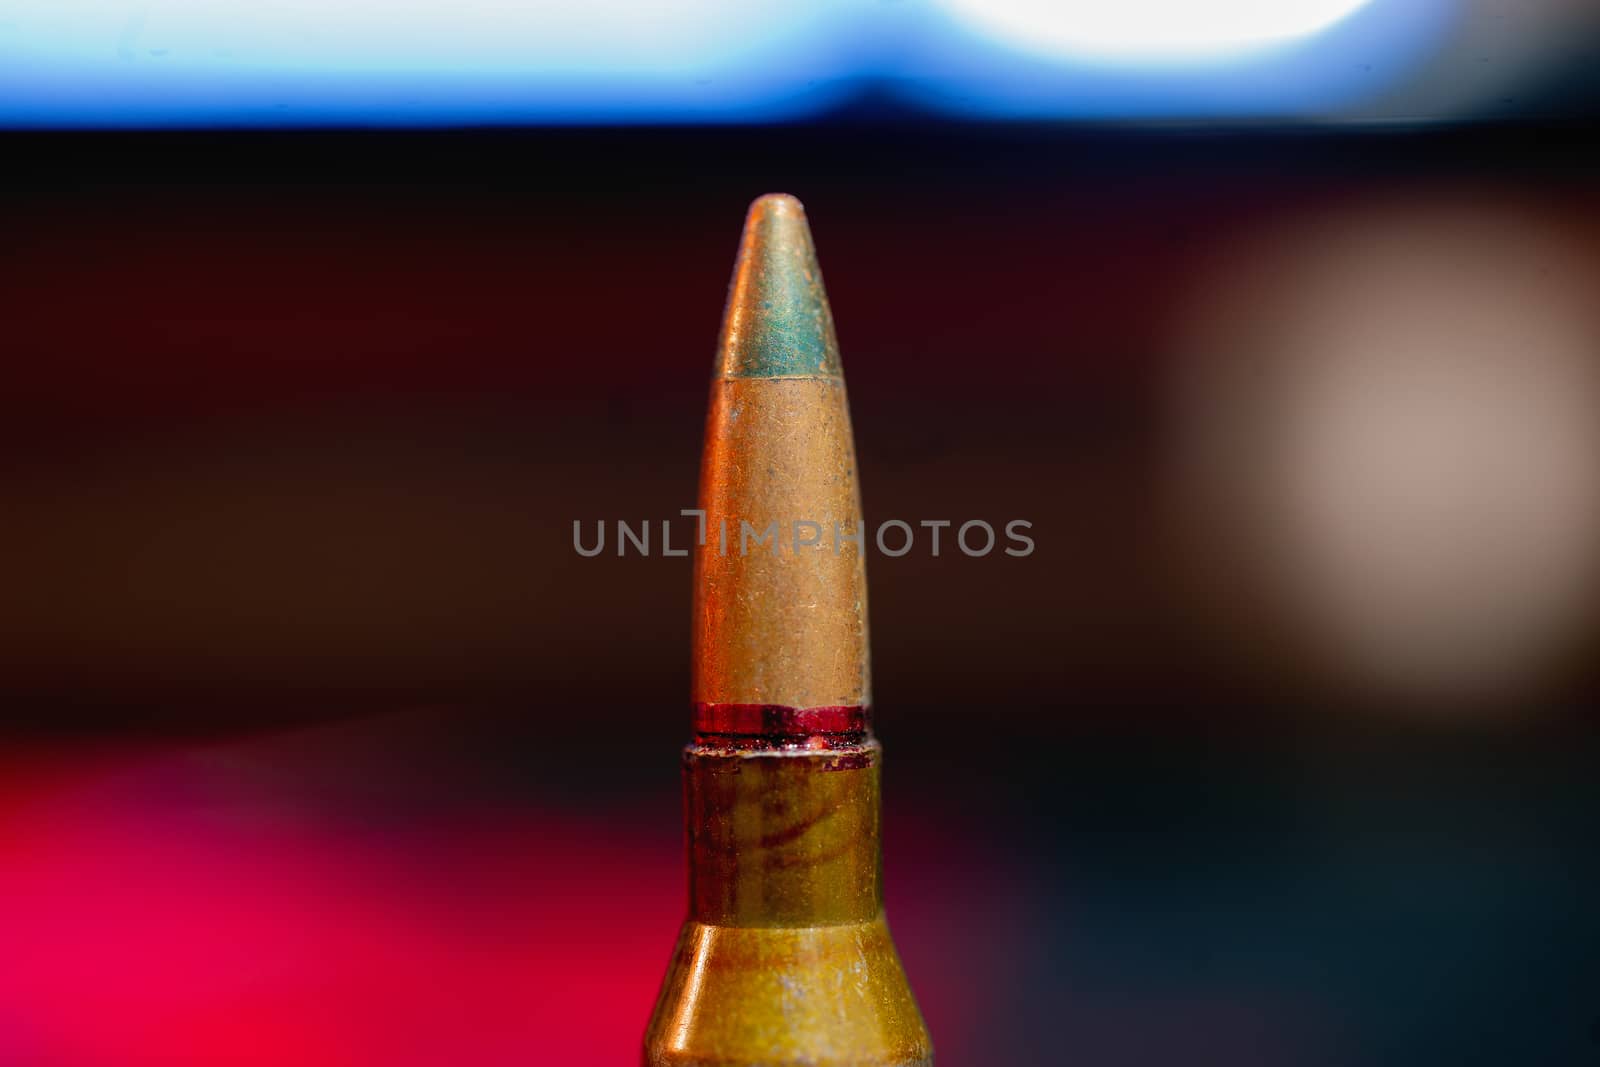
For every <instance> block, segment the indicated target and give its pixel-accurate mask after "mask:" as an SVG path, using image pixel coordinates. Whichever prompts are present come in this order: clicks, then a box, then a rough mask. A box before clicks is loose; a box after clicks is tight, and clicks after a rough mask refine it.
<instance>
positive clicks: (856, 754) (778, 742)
mask: <svg viewBox="0 0 1600 1067" xmlns="http://www.w3.org/2000/svg"><path fill="white" fill-rule="evenodd" d="M697 725H698V724H697ZM881 752H882V750H881V749H880V748H879V746H878V742H877V741H876V740H875V739H874V738H873V737H872V735H871V734H870V733H869V732H868V731H867V730H866V729H865V723H864V720H863V722H862V726H861V728H860V729H859V730H858V731H853V732H850V733H846V734H815V735H811V736H809V737H804V738H797V739H777V738H770V737H768V738H763V737H760V736H748V735H747V736H726V735H713V734H708V733H704V732H702V733H699V734H697V738H696V741H695V743H693V744H691V745H690V746H689V747H688V748H686V749H685V750H684V762H683V767H684V774H683V782H684V813H685V820H686V824H687V831H688V835H687V836H688V852H689V918H690V919H692V920H694V921H697V922H702V923H708V924H714V925H723V926H748V927H761V926H812V925H823V924H829V923H841V922H865V921H868V920H871V919H873V918H876V917H877V916H878V915H879V914H880V913H881V911H882V909H883V876H882V861H881V849H880V838H879V800H878V795H879V794H878V788H879V784H878V783H879V773H878V771H879V761H880V757H881Z"/></svg>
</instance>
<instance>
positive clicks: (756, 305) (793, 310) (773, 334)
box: [716, 193, 840, 378]
mask: <svg viewBox="0 0 1600 1067" xmlns="http://www.w3.org/2000/svg"><path fill="white" fill-rule="evenodd" d="M716 375H717V377H719V378H838V377H840V371H839V342H838V339H837V338H836V337H835V336H834V330H833V312H832V311H831V310H830V309H829V307H828V294H827V293H826V292H825V291H824V289H823V287H822V270H821V268H820V267H818V266H817V252H816V248H815V247H814V246H813V245H812V242H811V227H810V226H809V224H808V223H807V222H806V209H805V208H804V207H803V206H801V204H800V201H799V200H797V199H796V198H795V197H793V196H790V195H789V194H788V193H767V194H766V195H764V196H759V197H757V198H756V199H755V200H754V201H752V202H751V204H750V211H749V213H748V214H747V215H746V216H745V223H744V236H743V238H742V239H741V240H740V242H739V259H738V262H737V263H736V264H735V265H734V268H733V283H732V285H731V286H730V287H729V290H728V308H727V312H726V314H725V315H724V317H723V323H722V341H721V344H720V345H719V346H718V349H717V369H716Z"/></svg>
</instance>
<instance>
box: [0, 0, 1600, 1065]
mask: <svg viewBox="0 0 1600 1067" xmlns="http://www.w3.org/2000/svg"><path fill="white" fill-rule="evenodd" d="M230 6H231V5H229V6H219V5H215V4H199V3H189V2H183V0H168V2H165V3H159V2H157V3H146V4H133V3H126V2H113V0H54V2H52V3H44V2H37V3H36V2H33V0H20V2H18V0H12V2H11V3H9V4H6V5H5V6H4V7H3V8H0V125H3V126H4V127H5V130H4V131H3V132H0V154H3V158H4V160H5V166H4V167H3V168H0V186H3V190H4V195H3V196H0V234H3V237H0V312H3V314H0V352H3V353H4V369H5V376H4V382H5V386H4V389H3V390H0V708H3V712H4V719H3V722H0V946H4V948H3V951H0V1063H5V1064H12V1063H15V1064H25V1065H32V1064H40V1065H51V1067H56V1065H65V1067H77V1065H88V1067H98V1065H102V1064H105V1065H113V1064H114V1065H143V1064H151V1065H154V1064H163V1065H170V1064H216V1063H229V1064H248V1063H262V1064H266V1063H283V1062H286V1061H290V1062H296V1063H300V1064H306V1065H311V1067H316V1065H325V1064H326V1065H334V1064H357V1063H370V1062H374V1061H378V1060H382V1061H384V1062H388V1063H396V1064H437V1063H444V1062H450V1063H457V1062H459V1063H474V1064H512V1063H518V1064H523V1063H565V1064H591V1063H592V1064H614V1063H632V1062H635V1061H636V1057H637V1048H638V1042H639V1039H640V1036H641V1034H642V1030H643V1026H644V1022H645V1019H646V1017H647V1015H648V1013H649V1010H650V1006H651V1004H652V1002H653V998H654V995H655V990H656V985H657V983H658V982H659V980H660V977H661V975H662V973H663V972H664V969H665V966H666V962H667V957H668V955H669V952H670V949H671V945H672V940H673V937H674V936H675V934H676V930H677V924H678V922H679V920H680V919H681V915H682V910H683V902H684V899H683V898H684V892H683V861H682V858H681V824H680V816H679V811H678V805H679V799H678V748H679V746H680V745H681V744H682V743H683V742H684V741H685V740H686V739H687V732H688V721H687V714H686V711H687V709H686V707H685V703H686V693H687V688H688V671H687V661H688V621H689V619H688V605H689V578H690V573H689V565H688V561H687V560H684V559H676V558H663V557H661V556H660V555H659V554H657V555H654V556H652V557H649V558H641V557H639V556H637V555H628V556H624V557H618V556H616V555H614V554H611V553H610V552H608V553H604V554H602V555H600V556H597V557H595V558H583V557H581V556H580V555H579V554H578V553H577V552H575V551H574V548H573V541H572V528H573V522H574V521H575V520H578V521H582V522H583V523H584V524H585V528H586V529H587V530H592V528H593V524H594V523H595V522H596V521H605V522H607V523H608V524H609V523H614V522H615V521H616V520H618V519H622V520H627V521H629V522H631V523H634V524H637V523H638V522H639V521H640V520H644V519H649V520H652V521H653V522H659V521H660V520H661V519H663V518H670V517H672V516H675V515H676V514H677V513H678V509H680V508H684V507H689V506H692V504H693V502H694V498H695V491H696V486H695V482H696V477H697V469H698V459H699V447H700V434H701V429H702V420H703V417H704V410H705V390H706V378H707V375H708V373H709V368H710V363H711V356H712V349H713V345H714V341H715V336H716V331H717V326H718V321H719V317H720V314H721V308H722V301H723V297H724V293H725V286H726V281H727V278H728V274H729V271H730V269H731V267H732V262H733V254H734V250H735V245H736V242H737V239H738V234H739V227H740V223H741V219H742V213H743V211H744V208H745V205H746V204H747V203H748V202H749V200H750V199H752V198H753V197H754V196H756V195H758V194H759V193H762V192H766V191H772V190H783V191H787V192H791V193H794V194H796V195H798V196H799V197H801V198H802V199H803V200H804V201H805V203H806V205H807V208H808V211H809V214H810V217H811V223H812V228H813V232H814V234H815V237H816V241H817V244H818V249H819V253H820V258H821V262H822V265H823V268H824V270H825V272H826V275H827V284H828V290H829V293H830V295H831V298H832V302H833V308H834V312H835V317H836V319H837V321H838V324H839V331H840V340H841V346H842V350H843V354H844V362H845V367H846V374H847V377H848V380H849V383H850V390H851V402H852V409H853V415H854V419H855V423H856V432H857V440H858V449H859V453H860V455H859V460H860V465H861V477H862V483H863V488H864V493H865V505H866V509H867V518H868V521H869V523H871V524H874V525H875V524H877V523H880V522H882V521H884V520H887V519H902V520H905V521H908V522H911V523H913V524H915V523H917V522H918V521H920V520H924V519H930V520H933V519H950V520H953V521H955V522H956V523H957V524H959V523H960V522H962V521H965V520H968V519H983V520H986V521H988V522H989V523H991V524H992V525H993V526H995V527H996V528H997V529H1000V528H1003V526H1004V524H1005V523H1006V522H1008V521H1011V520H1013V519H1023V520H1027V521H1030V522H1031V523H1032V524H1033V527H1032V530H1031V531H1030V532H1031V534H1032V536H1033V537H1034V540H1035V542H1036V546H1037V547H1036V550H1035V551H1034V553H1033V554H1032V555H1030V556H1028V557H1026V558H1011V557H1006V556H1004V555H1000V554H998V553H997V554H995V555H991V556H988V557H985V558H976V559H975V558H969V557H967V556H964V555H962V554H961V553H960V552H958V551H951V550H950V547H949V545H948V542H947V543H946V547H945V551H943V552H942V553H941V554H940V555H939V556H938V557H934V556H932V555H931V554H930V553H929V552H927V551H926V550H925V548H924V547H923V545H922V544H920V543H919V546H918V547H917V548H916V549H915V550H914V551H912V552H911V553H909V554H907V555H905V556H903V557H900V558H893V557H889V556H886V555H883V554H881V553H877V552H873V553H871V554H870V556H869V564H868V571H869V575H870V580H871V590H872V605H871V614H872V626H873V645H874V671H875V685H874V689H875V697H876V702H877V709H876V714H877V722H878V729H879V734H880V736H881V737H882V738H883V740H884V742H885V744H886V746H887V753H888V761H887V769H886V774H887V781H888V789H887V791H886V813H885V817H886V856H885V863H886V877H887V891H888V897H889V914H890V918H891V922H892V923H893V926H894V929H895V932H896V937H897V941H898V943H899V947H900V950H901V953H902V955H903V957H904V958H905V962H906V965H907V968H908V970H909V971H910V974H911V978H912V981H913V984H914V986H915V988H916V990H917V992H918V995H919V998H920V1000H921V1003H922V1006H923V1009H924V1012H925V1014H926V1015H927V1017H928V1021H929V1024H930V1027H931V1029H932V1031H933V1034H934V1038H935V1042H936V1044H937V1046H938V1048H939V1056H940V1062H941V1063H942V1064H947V1065H960V1064H980V1065H984V1064H998V1063H1009V1064H1032V1063H1039V1064H1053V1063H1060V1062H1074V1063H1080V1064H1085V1065H1088V1064H1107V1065H1110V1064H1117V1065H1133V1064H1139V1065H1142V1064H1158V1063H1163V1064H1164V1063H1169V1062H1172V1061H1174V1060H1175V1059H1179V1058H1181V1059H1182V1060H1184V1061H1185V1062H1192V1063H1228V1064H1240V1065H1242V1064H1263V1065H1268V1064H1270V1065H1278V1064H1284V1065H1296V1067H1304V1065H1317V1064H1329V1065H1339V1067H1359V1065H1367V1064H1392V1063H1431V1062H1448V1063H1457V1064H1468V1063H1474V1064H1475V1063H1483V1064H1504V1063H1508V1062H1515V1063H1529V1064H1587V1063H1593V1062H1595V1061H1596V1059H1597V1057H1600V916H1597V914H1596V912H1595V909H1594V907H1593V901H1594V900H1595V899H1596V893H1597V892H1600V856H1597V854H1596V851H1595V847H1594V844H1595V841H1596V835H1597V832H1600V826H1597V822H1600V820H1597V817H1596V816H1597V813H1600V780H1597V776H1596V774H1595V770H1594V768H1595V766H1596V764H1595V759H1596V756H1597V755H1600V730H1597V726H1600V723H1597V720H1596V717H1595V713H1594V711H1593V710H1592V709H1593V706H1594V703H1595V698H1596V696H1600V659H1597V653H1600V211H1597V203H1600V202H1597V200H1596V189H1597V187H1600V186H1597V180H1600V147H1597V146H1600V138H1597V136H1596V134H1597V132H1600V122H1597V121H1596V119H1597V116H1600V76H1597V74H1596V72H1597V71H1600V36H1597V35H1596V32H1595V31H1596V29H1597V28H1600V15H1597V13H1596V11H1595V10H1594V8H1593V6H1592V5H1589V4H1585V3H1581V2H1577V0H1573V2H1562V0H1536V2H1532V0H1524V2H1519V3H1515V4H1513V3H1508V2H1501V0H1421V2H1411V3H1402V2H1399V0H1367V2H1365V3H1362V2H1360V0H1320V2H1317V0H1311V2H1305V3H1287V2H1282V3H1278V4H1275V5H1272V6H1271V8H1270V10H1263V9H1262V7H1261V6H1258V5H1253V4H1245V3H1215V4H1177V3H1162V2H1157V0H1123V2H1122V3H1119V4H1117V5H1114V7H1115V10H1114V11H1113V10H1112V7H1113V5H1099V4H1088V3H1066V2H1063V3H1056V4H1042V3H1029V2H1025V0H1003V2H1002V0H995V2H991V3H977V2H967V0H944V2H939V3H935V2H931V0H929V2H924V0H884V2H882V3H870V4H862V3H846V2H831V3H819V4H813V5H806V6H797V5H787V6H783V7H774V6H769V5H764V4H751V3H744V4H738V5H734V4H730V3H726V2H722V0H688V2H684V3H675V4H662V5H655V6H653V7H649V8H645V7H643V6H641V5H634V4H625V3H622V2H621V0H606V2H591V3H589V4H586V5H583V6H582V7H581V8H578V7H574V8H572V9H565V10H564V9H556V8H549V7H540V6H527V7H518V6H513V5H508V4H501V3H497V2H492V0H474V2H472V3H467V4H463V5H451V6H449V7H447V6H446V5H442V4H437V3H429V2H423V0H407V2H403V3H395V2H392V0H391V2H390V3H387V4H384V5H376V4H371V5H369V4H347V5H341V9H340V10H339V11H338V12H329V11H320V10H318V8H317V6H316V5H312V4H309V3H300V2H291V3H281V4H277V5H274V6H272V7H271V8H270V9H264V10H260V11H254V12H248V13H247V12H244V11H243V10H229V9H228V7H230ZM680 532H687V527H680ZM947 536H948V534H947Z"/></svg>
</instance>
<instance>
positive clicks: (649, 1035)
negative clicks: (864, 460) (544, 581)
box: [644, 195, 933, 1067]
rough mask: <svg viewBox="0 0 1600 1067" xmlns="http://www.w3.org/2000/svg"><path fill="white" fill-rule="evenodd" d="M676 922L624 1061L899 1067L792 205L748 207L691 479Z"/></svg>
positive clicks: (906, 1022)
mask: <svg viewBox="0 0 1600 1067" xmlns="http://www.w3.org/2000/svg"><path fill="white" fill-rule="evenodd" d="M700 509H701V511H702V512H703V515H704V518H703V525H702V529H703V534H704V536H703V537H702V538H701V539H700V540H701V543H700V545H699V546H698V548H697V550H696V558H695V589H694V628H693V635H694V636H693V671H692V678H693V693H692V707H693V716H694V722H693V729H694V737H693V741H692V742H691V743H690V744H689V746H688V747H687V748H686V749H685V750H684V756H683V780H684V803H685V822H686V826H687V831H688V834H687V836H688V859H689V914H688V918H687V920H686V921H685V923H684V925H683V929H682V932H681V933H680V934H679V937H678V943H677V947H676V949H675V951H674V953H673V957H672V962H671V964H670V966H669V968H668V971H667V976H666V979H665V981H664V982H663V984H662V988H661V993H660V996H659V998H658V1000H657V1002H656V1008H655V1012H654V1014H653V1015H652V1016H651V1019H650V1024H649V1027H648V1029H647V1031H646V1033H645V1047H644V1063H645V1064H646V1067H665V1065H669V1064H670V1065H680V1067H712V1065H717V1067H739V1065H750V1067H754V1065H757V1064H760V1065H766V1067H780V1065H800V1064H806V1065H810V1067H830V1065H839V1067H843V1065H846V1064H848V1065H851V1067H890V1065H894V1067H909V1065H925V1064H931V1063H932V1062H933V1049H932V1044H931V1042H930V1040H929V1038H928V1032H927V1028H926V1027H925V1026H924V1024H923V1021H922V1015H921V1013H920V1012H919V1011H918V1009H917V1004H916V1001H915V999H914V998H913V996H912V994H911V988H910V986H909V985H908V983H907V982H906V977H905V972H904V970H903V968H902V967H901V965H900V958H899V956H898V954H897V953H896V951H895V947H894V942H893V941H892V940H891V939H890V936H889V928H888V925H887V924H886V923H885V921H884V912H883V875H882V862H881V853H880V837H879V799H878V798H879V792H878V790H879V764H880V760H881V749H880V747H879V745H878V742H877V740H876V739H875V738H874V737H873V736H872V733H871V730H870V723H869V718H868V709H869V707H870V703H871V699H870V684H869V673H868V654H867V589H866V562H865V552H864V545H865V541H864V538H863V537H862V531H863V527H862V522H861V495H860V491H859V488H858V484H857V478H856V463H855V445H854V442H853V440H852V435H851V430H850V414H849V409H848V406H847V404H846V400H845V389H844V378H843V376H842V374H841V372H840V365H839V347H838V341H837V339H836V338H835V336H834V328H833V315H832V312H831V311H830V310H829V307H828V298H827V295H826V293H825V292H824V291H823V287H822V274H821V272H820V271H819V270H818V267H817V258H816V252H815V250H814V249H813V247H812V243H811V233H810V230H809V227H808V226H807V224H806V217H805V212H804V210H803V209H802V208H801V206H800V203H799V201H797V200H795V199H794V198H793V197H790V196H781V195H772V196H764V197H761V198H760V199H759V200H757V201H756V202H755V203H754V204H752V205H751V207H750V212H749V215H748V217H747V218H746V220H745V229H744V236H743V239H742V241H741V243H740V247H739V256H738V260H737V263H736V265H735V267H734V274H733V282H732V285H731V287H730V289H729V293H728V305H727V310H726V313H725V315H724V318H723V325H722V336H721V340H720V344H719V346H718V351H717V364H716V369H715V373H714V374H713V377H712V382H711V404H710V413H709V415H708V417H707V422H706V439H705V452H704V458H703V462H702V466H701V472H700Z"/></svg>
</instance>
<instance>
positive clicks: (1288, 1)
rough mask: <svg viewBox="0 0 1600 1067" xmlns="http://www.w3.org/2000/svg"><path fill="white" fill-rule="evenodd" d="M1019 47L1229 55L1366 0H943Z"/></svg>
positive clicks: (1115, 58) (1310, 26)
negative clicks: (1202, 0) (1211, 0)
mask: <svg viewBox="0 0 1600 1067" xmlns="http://www.w3.org/2000/svg"><path fill="white" fill-rule="evenodd" d="M940 2H941V4H942V5H943V6H944V7H945V9H946V10H948V11H949V12H950V13H951V14H952V15H954V16H955V17H956V18H958V19H960V20H961V21H962V22H963V23H964V24H965V25H967V26H968V27H969V28H970V29H972V30H973V31H975V32H977V33H981V34H983V35H985V36H987V37H989V38H991V39H993V40H996V41H999V42H1001V43H1003V44H1006V45H1008V46H1010V47H1013V48H1017V49H1020V50H1022V51H1027V52H1033V53H1039V54H1046V55H1055V56H1062V57H1069V58H1074V59H1080V60H1085V59H1087V60H1102V61H1107V62H1119V61H1121V62H1139V61H1184V60H1191V61H1206V60H1218V59H1227V58H1230V57H1233V56H1237V55H1240V54H1243V53H1248V52H1250V51H1253V50H1256V49H1260V48H1266V47H1270V46H1273V45H1278V44H1285V43H1288V42H1291V41H1295V40H1299V39H1302V38H1305V37H1308V36H1310V35H1312V34H1315V33H1318V32H1319V31H1321V30H1325V29H1327V28H1328V27H1330V26H1332V25H1334V24H1335V23H1337V22H1339V21H1340V20H1342V19H1344V18H1345V17H1347V16H1349V15H1351V14H1353V13H1354V12H1355V11H1356V10H1358V9H1360V8H1362V7H1365V6H1366V5H1367V4H1368V3H1369V2H1370V0H1213V2H1210V3H1196V2H1193V0H1114V2H1112V3H1104V2H1099V0H940Z"/></svg>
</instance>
